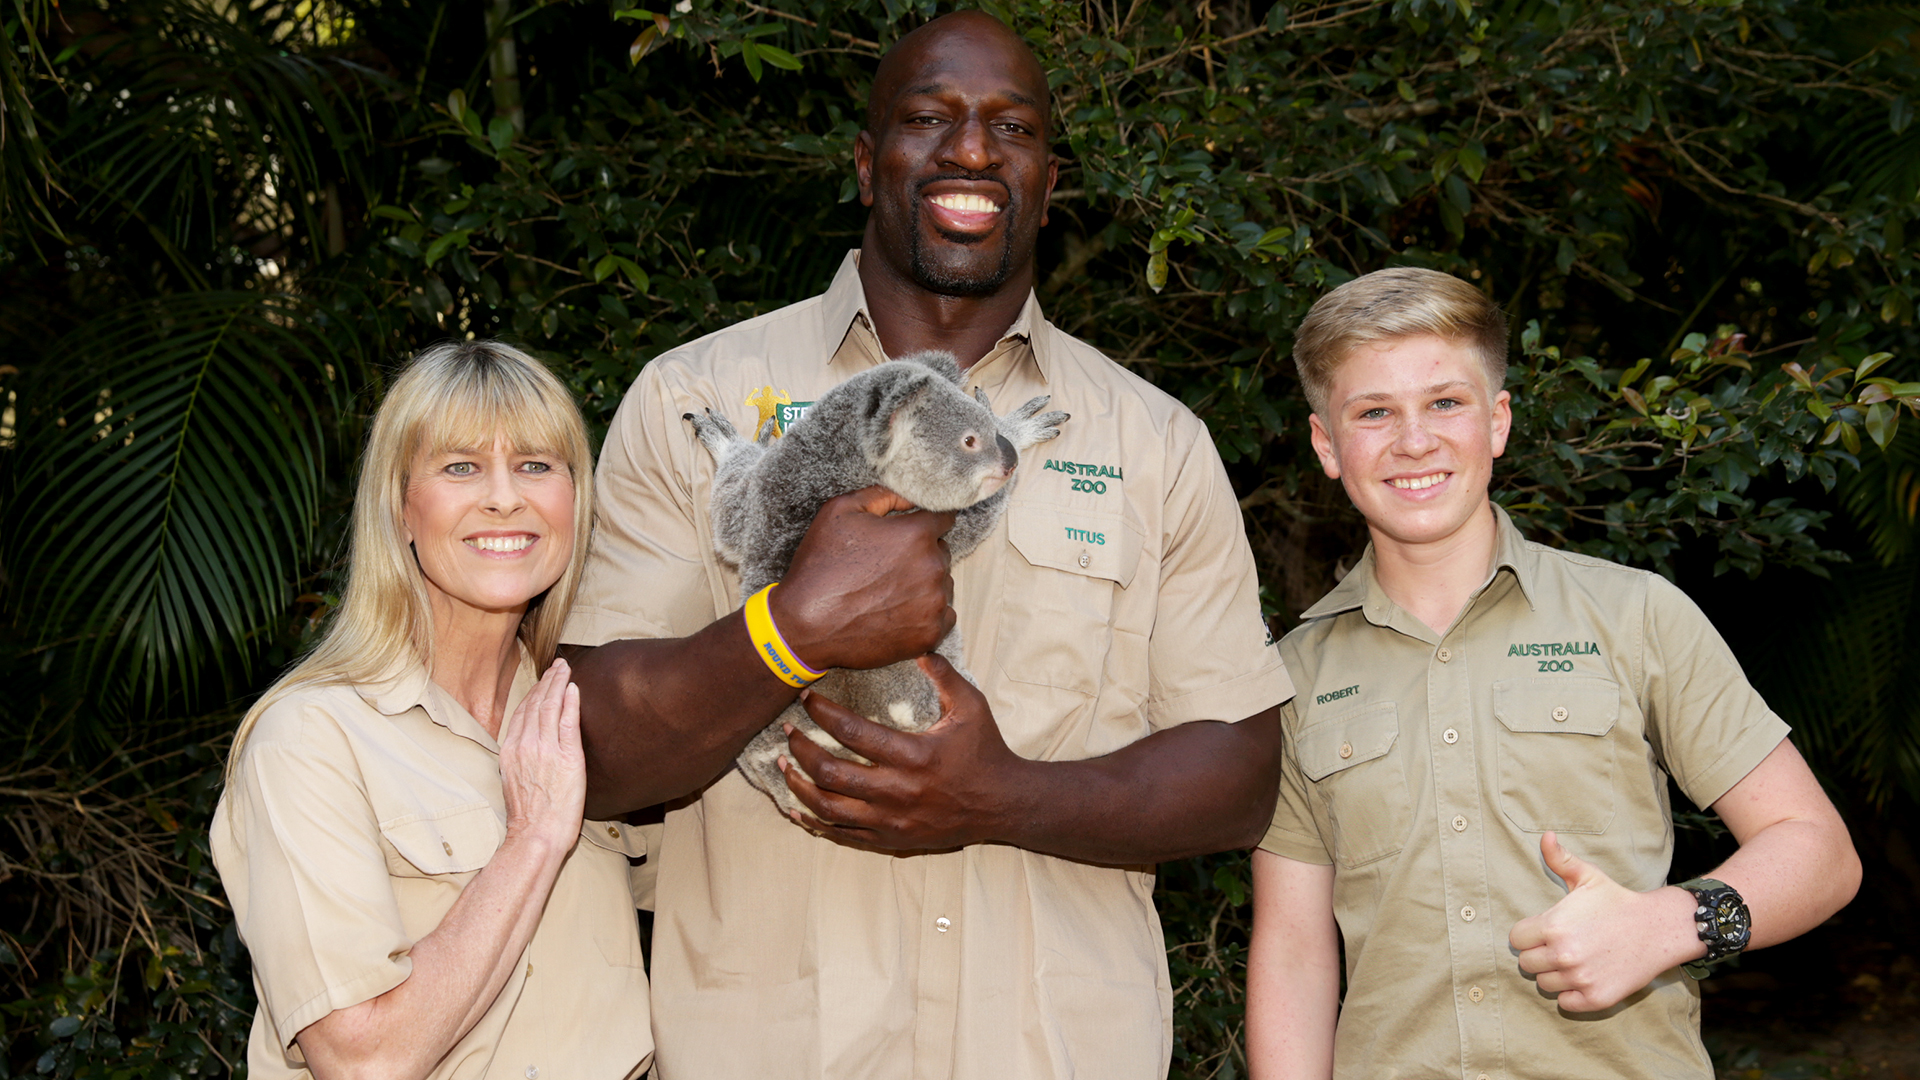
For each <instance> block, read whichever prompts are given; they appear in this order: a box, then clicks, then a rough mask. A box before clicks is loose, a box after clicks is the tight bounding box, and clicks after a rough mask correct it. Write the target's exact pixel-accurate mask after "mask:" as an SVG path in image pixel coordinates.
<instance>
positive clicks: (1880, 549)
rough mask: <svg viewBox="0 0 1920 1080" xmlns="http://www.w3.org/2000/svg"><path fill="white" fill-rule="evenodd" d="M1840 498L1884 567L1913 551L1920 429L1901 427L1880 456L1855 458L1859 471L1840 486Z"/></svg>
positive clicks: (1918, 512) (1919, 496) (1918, 515)
mask: <svg viewBox="0 0 1920 1080" xmlns="http://www.w3.org/2000/svg"><path fill="white" fill-rule="evenodd" d="M1840 498H1841V501H1842V502H1843V503H1844V504H1845V505H1846V508H1847V513H1848V514H1850V515H1851V516H1852V517H1853V520H1854V521H1855V522H1856V523H1858V524H1859V525H1860V527H1861V528H1862V529H1864V530H1865V531H1866V533H1867V539H1868V542H1869V543H1871V544H1872V546H1873V553H1874V555H1875V556H1877V557H1878V558H1879V559H1880V561H1881V563H1882V564H1883V565H1888V566H1891V565H1893V564H1894V563H1895V562H1897V561H1899V560H1900V559H1902V558H1904V557H1906V556H1907V555H1908V554H1909V553H1910V552H1912V550H1913V540H1914V531H1915V523H1916V520H1920V431H1915V430H1911V425H1909V426H1908V427H1903V428H1901V429H1900V430H1899V431H1898V432H1897V433H1896V434H1895V435H1894V437H1893V441H1892V442H1891V443H1889V444H1887V447H1886V449H1885V450H1884V451H1883V452H1881V453H1873V452H1868V453H1865V454H1862V455H1860V467H1859V469H1858V470H1856V471H1855V472H1853V473H1852V474H1851V475H1849V476H1848V477H1847V478H1846V479H1845V480H1843V481H1842V482H1841V485H1840Z"/></svg>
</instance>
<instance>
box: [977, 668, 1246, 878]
mask: <svg viewBox="0 0 1920 1080" xmlns="http://www.w3.org/2000/svg"><path fill="white" fill-rule="evenodd" d="M1031 766H1032V767H1031V768H1029V769H1025V770H1023V773H1024V774H1025V775H1024V776H1023V777H1022V778H1021V779H1020V781H1019V782H1018V783H1017V785H1016V786H1015V790H1014V792H1013V797H1014V799H1015V802H1014V804H1013V805H1014V812H1013V814H1012V815H1011V816H1010V818H1009V819H1008V822H1007V824H1008V826H1009V828H1008V831H1007V835H1005V836H1004V837H1001V839H1002V840H1004V841H1005V842H1007V843H1010V844H1014V845H1016V846H1018V847H1023V848H1026V849H1028V850H1030V851H1040V852H1045V853H1046V854H1049V855H1058V856H1061V857H1063V858H1069V859H1080V860H1083V861H1087V862H1099V863H1108V864H1115V865H1133V864H1145V863H1157V862H1166V861H1168V860H1172V859H1184V858H1188V857H1190V856H1194V855H1204V854H1207V853H1208V852H1214V851H1225V850H1228V849H1231V848H1244V847H1251V846H1253V845H1254V844H1257V843H1259V842H1260V837H1261V836H1262V835H1264V834H1265V832H1266V829H1267V825H1268V824H1269V823H1270V822H1271V821H1272V820H1273V803H1274V799H1275V797H1276V794H1277V792H1278V790H1279V788H1278V784H1279V776H1280V709H1279V707H1278V706H1275V707H1274V708H1272V709H1269V710H1267V711H1266V712H1263V713H1259V714H1257V715H1254V716H1250V717H1248V718H1247V719H1245V720H1242V721H1240V722H1239V723H1237V724H1229V723H1222V722H1219V721H1198V722H1195V723H1188V724H1181V725H1179V726H1178V727H1173V728H1169V729H1167V730H1165V731H1159V732H1155V733H1154V734H1152V735H1149V736H1147V737H1146V738H1144V739H1142V740H1140V741H1139V742H1136V743H1133V744H1131V745H1129V746H1126V747H1123V748H1121V749H1119V750H1116V751H1114V752H1113V753H1111V754H1107V755H1105V756H1103V757H1098V758H1090V759H1087V760H1085V761H1064V762H1032V763H1031Z"/></svg>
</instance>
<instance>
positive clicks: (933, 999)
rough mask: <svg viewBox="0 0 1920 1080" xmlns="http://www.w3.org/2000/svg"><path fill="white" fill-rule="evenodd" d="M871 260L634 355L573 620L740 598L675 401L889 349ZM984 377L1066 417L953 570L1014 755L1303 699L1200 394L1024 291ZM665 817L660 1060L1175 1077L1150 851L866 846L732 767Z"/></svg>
mask: <svg viewBox="0 0 1920 1080" xmlns="http://www.w3.org/2000/svg"><path fill="white" fill-rule="evenodd" d="M856 266H857V264H856V262H855V257H854V256H852V255H850V256H849V257H848V258H847V260H846V261H845V263H843V265H842V266H841V269H840V272H839V274H838V276H837V277H836V278H835V279H834V282H833V285H832V287H831V288H830V289H829V290H828V291H827V292H826V294H825V295H823V296H818V297H815V298H813V299H811V300H806V301H803V302H801V303H798V304H795V305H793V306H791V307H787V308H784V309H782V310H780V311H776V312H773V313H771V314H769V315H765V316H762V317H760V318H757V319H753V320H751V321H748V322H745V323H742V324H740V325H738V326H735V327H732V328H730V329H728V330H724V331H722V332H720V333H717V334H713V335H710V336H708V337H705V338H702V339H700V340H698V341H695V342H693V343H691V344H689V345H686V346H683V347H681V348H678V349H675V350H673V351H671V352H668V353H666V354H665V355H663V356H661V357H659V358H658V359H656V360H654V361H653V362H652V363H650V364H648V365H647V367H646V368H645V369H644V370H643V371H642V372H641V375H640V378H639V380H638V381H637V382H636V383H635V385H634V387H633V388H632V389H631V390H630V391H629V392H628V394H627V397H626V400H625V401H624V402H623V403H622V405H621V407H620V411H619V414H618V416H616V418H615V420H614V424H613V429H612V431H611V432H610V433H609V434H608V437H607V442H606V446H605V448H604V449H603V451H602V452H601V457H600V465H599V473H598V480H599V491H600V498H601V504H600V505H601V523H600V525H599V528H598V531H597V532H596V533H595V538H594V554H593V558H592V561H591V563H590V564H589V568H588V572H587V576H586V580H585V582H584V584H583V586H582V588H581V593H580V595H581V597H582V598H583V600H582V602H581V604H580V606H578V607H576V609H575V612H574V618H573V620H572V622H571V623H570V624H569V626H568V630H567V634H566V640H568V641H570V642H577V643H581V644H588V645H594V644H600V643H602V642H606V641H610V640H614V639H618V638H630V637H667V636H684V635H686V634H690V633H693V632H694V631H696V630H699V629H700V628H702V627H704V626H706V625H707V624H708V623H710V622H712V621H713V620H714V619H716V618H719V617H720V616H722V615H724V614H726V613H727V612H730V611H732V610H733V609H735V608H737V607H739V605H740V598H739V594H738V590H739V581H738V577H737V576H736V575H735V574H734V573H733V571H732V569H731V568H728V567H725V566H723V565H721V564H720V563H719V561H718V559H717V557H716V556H715V554H714V550H713V536H712V529H711V527H710V524H709V521H708V514H707V504H708V496H709V492H710V488H711V481H712V476H713V462H712V459H711V457H710V455H709V454H708V453H707V451H706V450H705V449H704V448H702V447H701V446H700V445H699V444H698V443H697V442H696V441H695V440H694V438H693V435H692V432H691V430H690V428H689V426H688V425H687V424H686V423H685V422H684V421H683V420H682V419H681V415H682V414H683V413H687V412H691V411H694V410H697V409H702V408H708V407H711V408H713V409H714V410H715V411H717V412H720V413H722V414H724V415H725V416H726V417H727V418H728V419H730V420H732V421H733V423H734V424H735V426H736V427H738V428H739V429H740V430H741V431H743V432H744V431H753V430H755V429H757V428H758V427H759V425H760V422H761V421H762V420H763V419H766V418H769V417H771V418H773V419H775V420H776V421H779V422H780V423H782V424H786V423H791V422H793V421H794V420H795V418H796V417H798V416H800V415H801V414H803V412H804V410H805V407H806V405H807V404H808V403H810V402H812V401H814V400H816V399H818V398H819V396H820V395H821V394H823V393H825V392H826V391H827V390H828V389H829V388H831V387H832V386H834V385H835V384H837V383H839V382H841V381H842V380H844V379H846V378H847V377H849V376H851V375H853V374H855V373H857V372H860V371H862V370H865V369H866V368H868V367H871V366H873V365H874V364H877V363H880V362H882V361H883V360H885V356H884V355H883V353H882V351H881V348H880V343H879V341H878V339H877V338H876V337H875V335H874V332H873V330H872V327H871V322H870V320H869V319H868V317H867V315H866V311H865V299H864V295H863V293H862V291H861V288H860V280H859V276H858V273H857V270H856ZM976 386H978V387H983V388H984V389H985V390H986V391H987V394H988V396H989V398H990V399H991V401H992V404H993V408H994V410H995V411H996V412H1001V413H1005V412H1007V411H1009V410H1011V409H1013V408H1015V407H1017V406H1019V405H1020V404H1022V403H1024V402H1025V401H1027V400H1028V399H1029V398H1032V397H1035V396H1038V395H1041V394H1051V395H1052V397H1053V401H1052V404H1051V406H1050V407H1051V408H1055V409H1064V410H1066V411H1067V412H1069V413H1071V414H1072V416H1073V418H1072V419H1071V420H1069V421H1067V422H1066V423H1065V424H1064V425H1063V426H1062V428H1061V434H1060V437H1059V438H1057V439H1055V440H1053V441H1051V442H1046V443H1042V444H1040V445H1038V446H1035V447H1033V448H1032V449H1030V450H1028V451H1026V452H1025V453H1024V454H1023V455H1022V461H1021V464H1020V468H1019V481H1018V483H1019V486H1018V488H1017V490H1016V491H1015V492H1014V493H1013V495H1012V497H1011V499H1010V500H1009V506H1008V508H1007V511H1006V514H1005V516H1004V517H1003V519H1002V520H1001V522H1000V524H999V525H998V526H997V532H996V533H995V534H994V535H992V536H989V537H988V538H987V540H986V541H985V542H984V543H983V544H982V545H981V546H980V548H979V549H978V550H977V551H975V552H974V553H973V554H972V555H971V556H969V557H968V558H966V559H964V560H962V561H960V562H959V563H956V564H955V566H954V570H953V574H954V581H955V599H954V608H955V609H956V611H957V612H958V614H959V620H960V629H961V631H962V633H963V634H964V638H963V640H964V642H965V645H966V658H967V666H968V668H969V669H970V670H971V671H972V673H973V675H974V677H975V678H976V680H977V681H978V682H979V684H980V687H981V689H982V690H983V691H984V692H985V693H986V696H987V699H988V701H989V702H990V703H991V705H992V707H993V712H994V716H995V719H996V720H997V722H998V723H999V725H1000V729H1001V731H1002V732H1003V733H1004V734H1005V736H1006V740H1007V742H1008V744H1009V745H1011V746H1012V748H1013V749H1014V750H1015V751H1016V752H1017V753H1020V754H1022V755H1025V756H1026V757H1029V758H1037V759H1045V760H1069V759H1078V758H1086V757H1092V756H1095V755H1099V754H1104V753H1108V752H1110V751H1112V750H1115V749H1117V748H1119V747H1122V746H1125V745H1127V744H1129V743H1132V742H1134V741H1135V740H1138V739H1140V738H1142V737H1144V736H1146V735H1148V734H1150V733H1152V732H1154V731H1156V730H1159V729H1162V728H1166V727H1170V726H1173V725H1176V724H1182V723H1185V722H1187V721H1190V720H1225V721H1237V720H1240V719H1242V718H1244V717H1247V716H1251V715H1253V714H1255V713H1258V712H1260V711H1262V710H1264V709H1267V708H1270V707H1272V706H1273V705H1276V704H1278V703H1279V702H1281V701H1284V700H1285V699H1286V698H1287V697H1288V696H1289V695H1290V694H1291V693H1292V686H1291V684H1290V683H1289V682H1288V680H1287V674H1286V670H1285V669H1284V667H1283V666H1282V665H1281V663H1280V659H1279V654H1278V652H1277V651H1276V649H1275V648H1274V646H1273V645H1272V644H1271V643H1270V642H1269V640H1268V638H1267V635H1266V629H1265V625H1264V623H1263V621H1262V619H1261V617H1260V604H1259V597H1258V583H1257V581H1256V580H1255V575H1254V566H1253V559H1252V554H1251V552H1250V550H1249V548H1248V546H1247V541H1246V538H1245V534H1244V532H1243V529H1242V526H1241V520H1240V509H1239V505H1238V503H1237V502H1236V501H1235V499H1234V495H1233V491H1232V489H1231V487H1229V485H1228V483H1227V477H1226V474H1225V470H1224V469H1223V468H1222V467H1221V464H1220V460H1219V457H1218V455H1217V454H1216V452H1215V451H1214V448H1213V444H1212V441H1211V440H1210V439H1209V438H1208V435H1207V431H1206V428H1205V427H1204V426H1203V425H1202V424H1201V423H1200V421H1199V420H1198V419H1197V418H1195V417H1194V416H1193V414H1192V413H1191V412H1189V411H1188V410H1187V409H1186V408H1184V407H1183V406H1181V405H1180V404H1179V403H1178V402H1176V401H1174V400H1173V399H1172V398H1170V397H1168V396H1167V395H1165V394H1163V393H1161V392H1160V391H1158V390H1156V389H1154V388H1153V387H1152V386H1151V385H1149V384H1147V383H1146V382H1144V381H1143V380H1141V379H1139V378H1138V377H1136V376H1134V375H1132V374H1130V373H1128V372H1127V371H1125V370H1124V369H1122V368H1120V367H1119V366H1117V365H1115V364H1114V363H1113V362H1112V361H1110V360H1107V359H1106V358H1105V357H1103V356H1101V355H1100V354H1099V353H1098V352H1096V351H1095V350H1094V349H1093V348H1091V347H1090V346H1088V345H1086V344H1084V343H1082V342H1080V341H1077V340H1075V339H1074V338H1072V337H1070V336H1068V335H1067V334H1064V333H1062V332H1060V331H1059V330H1057V329H1055V328H1054V327H1052V326H1050V325H1048V324H1047V322H1046V321H1045V320H1044V319H1042V318H1041V315H1040V312H1039V309H1038V306H1037V304H1035V303H1034V302H1033V301H1032V300H1031V298H1030V299H1029V300H1028V303H1027V305H1026V307H1025V309H1024V310H1023V311H1022V313H1021V316H1020V318H1019V320H1018V321H1017V322H1015V323H1014V325H1013V326H1012V327H1011V328H1009V329H1008V331H1007V333H1006V335H1005V336H1004V337H1003V338H1002V339H1001V340H1000V342H999V344H998V345H997V346H995V348H994V349H993V350H992V351H991V352H989V353H988V354H987V355H986V356H985V357H984V358H982V359H981V360H980V361H979V362H978V363H977V364H975V365H974V366H973V367H972V368H971V369H970V370H969V371H968V373H967V387H968V389H969V390H970V391H971V390H972V388H973V387H976ZM799 422H801V423H804V422H805V421H804V420H800V421H799ZM783 430H784V429H783ZM714 692H715V693H716V694H724V693H725V692H726V690H725V688H724V687H718V686H716V687H715V688H714ZM671 751H672V748H671V747H662V748H661V752H662V753H670V752H671ZM664 829H665V839H664V841H663V842H662V843H661V845H660V846H659V862H660V866H659V882H658V893H657V896H656V903H657V917H656V921H655V923H654V934H653V942H654V953H653V977H654V988H655V990H654V1014H655V1018H656V1023H655V1028H656V1030H655V1036H656V1038H657V1039H658V1041H659V1045H660V1053H659V1072H660V1075H661V1076H662V1077H663V1078H665V1080H681V1078H696V1080H700V1078H707V1077H733V1076H776V1077H819V1078H822V1080H827V1078H831V1080H848V1078H855V1077H880V1078H886V1080H896V1078H907V1077H913V1078H918V1080H936V1078H943V1077H950V1076H959V1077H994V1078H996V1080H997V1078H1025V1077H1035V1078H1038V1077H1057V1078H1065V1077H1075V1076H1077V1077H1097V1078H1100V1080H1119V1078H1126V1077H1157V1076H1161V1075H1164V1073H1165V1070H1166V1067H1167V1061H1168V1057H1169V1054H1170V1052H1171V1037H1172V1036H1171V1003H1172V995H1171V987H1170V985H1169V981H1168V976H1167V963H1166V943H1165V942H1164V941H1163V940H1162V938H1161V933H1160V925H1159V920H1158V918H1157V917H1156V915H1155V913H1154V908H1153V902H1152V891H1153V873H1152V870H1151V868H1149V867H1134V868H1118V867H1104V866H1089V865H1086V864H1083V863H1078V862H1071V861H1068V860H1065V859H1058V858H1053V857H1050V856H1047V855H1040V854H1035V853H1033V852H1029V851H1023V850H1020V849H1018V848H1014V847H1007V846H1004V845H980V846H975V847H969V848H965V849H962V850H959V851H954V852H948V853H940V854H921V855H911V856H894V855H887V854H878V853H874V852H869V851H858V850H854V849H852V848H849V847H843V846H841V845H839V844H836V843H833V842H832V841H829V840H825V839H821V838H818V837H815V836H812V835H810V834H808V833H806V832H804V831H802V830H801V829H799V828H797V827H796V826H795V825H794V824H793V823H792V822H790V821H788V820H786V819H785V818H784V817H782V816H781V815H780V814H779V812H778V811H777V810H776V809H775V808H774V805H773V803H772V802H771V801H770V800H769V799H768V798H767V797H766V796H765V795H762V794H761V793H759V792H758V791H755V790H754V789H753V788H751V787H749V786H748V785H747V783H746V782H745V781H744V780H742V779H741V777H740V775H739V774H738V772H736V771H729V772H728V773H727V774H726V775H725V776H724V777H722V778H721V779H720V780H719V781H717V782H716V783H714V784H713V785H712V786H711V787H709V788H708V789H706V791H705V792H703V793H702V795H701V796H700V797H699V798H698V799H697V800H694V801H693V802H691V804H690V805H686V806H682V807H679V808H677V809H673V810H671V811H670V812H669V813H668V814H667V818H666V822H665V826H664Z"/></svg>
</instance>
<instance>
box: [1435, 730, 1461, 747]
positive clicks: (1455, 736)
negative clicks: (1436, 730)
mask: <svg viewBox="0 0 1920 1080" xmlns="http://www.w3.org/2000/svg"><path fill="white" fill-rule="evenodd" d="M1440 738H1441V739H1442V740H1444V741H1445V742H1446V744H1447V745H1448V746H1452V745H1453V744H1454V743H1457V742H1459V741H1460V733H1459V732H1457V731H1455V730H1453V729H1452V728H1448V729H1447V730H1445V731H1443V732H1441V733H1440Z"/></svg>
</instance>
